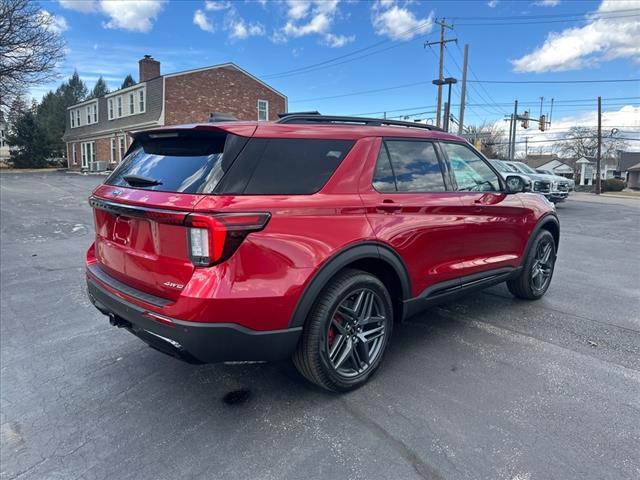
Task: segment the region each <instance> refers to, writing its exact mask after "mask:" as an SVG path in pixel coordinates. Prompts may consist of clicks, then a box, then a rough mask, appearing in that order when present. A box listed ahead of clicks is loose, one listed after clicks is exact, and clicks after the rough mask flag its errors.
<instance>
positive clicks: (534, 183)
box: [490, 159, 551, 198]
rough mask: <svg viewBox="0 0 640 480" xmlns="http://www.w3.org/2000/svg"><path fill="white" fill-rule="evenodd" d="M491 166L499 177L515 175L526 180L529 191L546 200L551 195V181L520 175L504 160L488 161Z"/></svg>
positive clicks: (518, 171) (520, 173)
mask: <svg viewBox="0 0 640 480" xmlns="http://www.w3.org/2000/svg"><path fill="white" fill-rule="evenodd" d="M490 162H491V164H492V165H494V166H495V167H496V169H497V170H498V171H499V172H500V174H501V175H503V176H504V175H509V174H516V175H520V176H521V177H523V178H526V179H527V181H528V182H529V183H530V184H531V191H532V192H535V193H539V194H540V195H543V196H544V197H545V198H548V197H549V195H550V194H551V180H549V179H540V178H538V179H536V180H534V179H532V178H531V176H530V175H527V174H525V173H522V172H521V171H520V170H518V169H517V168H516V167H515V166H514V165H511V163H510V162H508V161H506V160H497V159H493V160H490Z"/></svg>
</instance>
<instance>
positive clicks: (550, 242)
mask: <svg viewBox="0 0 640 480" xmlns="http://www.w3.org/2000/svg"><path fill="white" fill-rule="evenodd" d="M541 254H542V258H540V256H541ZM547 254H548V255H549V258H548V261H545V262H542V263H541V260H544V258H545V257H546V255H547ZM555 264H556V241H555V239H554V238H553V235H551V232H549V231H548V230H541V231H539V232H538V233H537V234H536V236H535V238H534V240H533V243H532V245H531V249H530V250H529V253H528V255H527V258H526V259H525V261H524V265H523V267H524V268H523V269H522V272H521V273H520V275H519V276H518V277H516V278H513V279H511V280H508V281H507V287H508V288H509V291H510V292H511V294H512V295H513V296H515V297H517V298H522V299H525V300H537V299H539V298H542V296H543V295H544V294H545V293H546V291H547V289H548V288H549V285H550V284H551V279H552V277H553V270H554V268H555ZM540 275H542V276H543V279H544V281H543V282H542V283H541V277H540Z"/></svg>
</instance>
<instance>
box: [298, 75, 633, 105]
mask: <svg viewBox="0 0 640 480" xmlns="http://www.w3.org/2000/svg"><path fill="white" fill-rule="evenodd" d="M638 81H640V78H633V79H624V78H623V79H607V80H467V82H473V83H496V84H502V83H515V84H538V83H544V84H576V83H580V84H582V83H622V82H638ZM430 83H431V82H430V81H421V82H413V83H406V84H403V85H394V86H391V87H384V88H376V89H372V90H361V91H358V92H350V93H342V94H339V95H329V96H326V97H315V98H306V99H299V100H290V101H289V103H302V102H314V101H317V100H330V99H333V98H344V97H352V96H356V95H366V94H369V93H379V92H386V91H389V90H397V89H401V88H408V87H415V86H418V85H425V84H430Z"/></svg>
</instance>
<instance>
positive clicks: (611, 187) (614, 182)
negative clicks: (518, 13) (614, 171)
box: [602, 178, 624, 192]
mask: <svg viewBox="0 0 640 480" xmlns="http://www.w3.org/2000/svg"><path fill="white" fill-rule="evenodd" d="M623 189H624V181H623V180H620V179H619V178H607V179H606V180H605V181H604V182H602V190H603V191H604V192H621V191H622V190H623Z"/></svg>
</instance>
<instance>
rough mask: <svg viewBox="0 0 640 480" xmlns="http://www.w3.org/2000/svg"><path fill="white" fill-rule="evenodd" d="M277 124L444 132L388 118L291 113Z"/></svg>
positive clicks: (434, 127) (440, 129)
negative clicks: (406, 128) (388, 127)
mask: <svg viewBox="0 0 640 480" xmlns="http://www.w3.org/2000/svg"><path fill="white" fill-rule="evenodd" d="M276 123H312V124H323V123H325V124H336V123H338V124H346V125H367V126H373V127H380V126H387V125H388V126H397V127H408V128H424V129H425V130H435V131H438V132H444V130H443V129H442V128H440V127H436V126H435V125H427V124H425V123H415V122H403V121H401V120H388V119H386V118H367V117H343V116H339V115H319V114H316V113H313V114H309V113H291V114H287V115H286V116H284V117H281V118H280V120H277V121H276Z"/></svg>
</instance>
